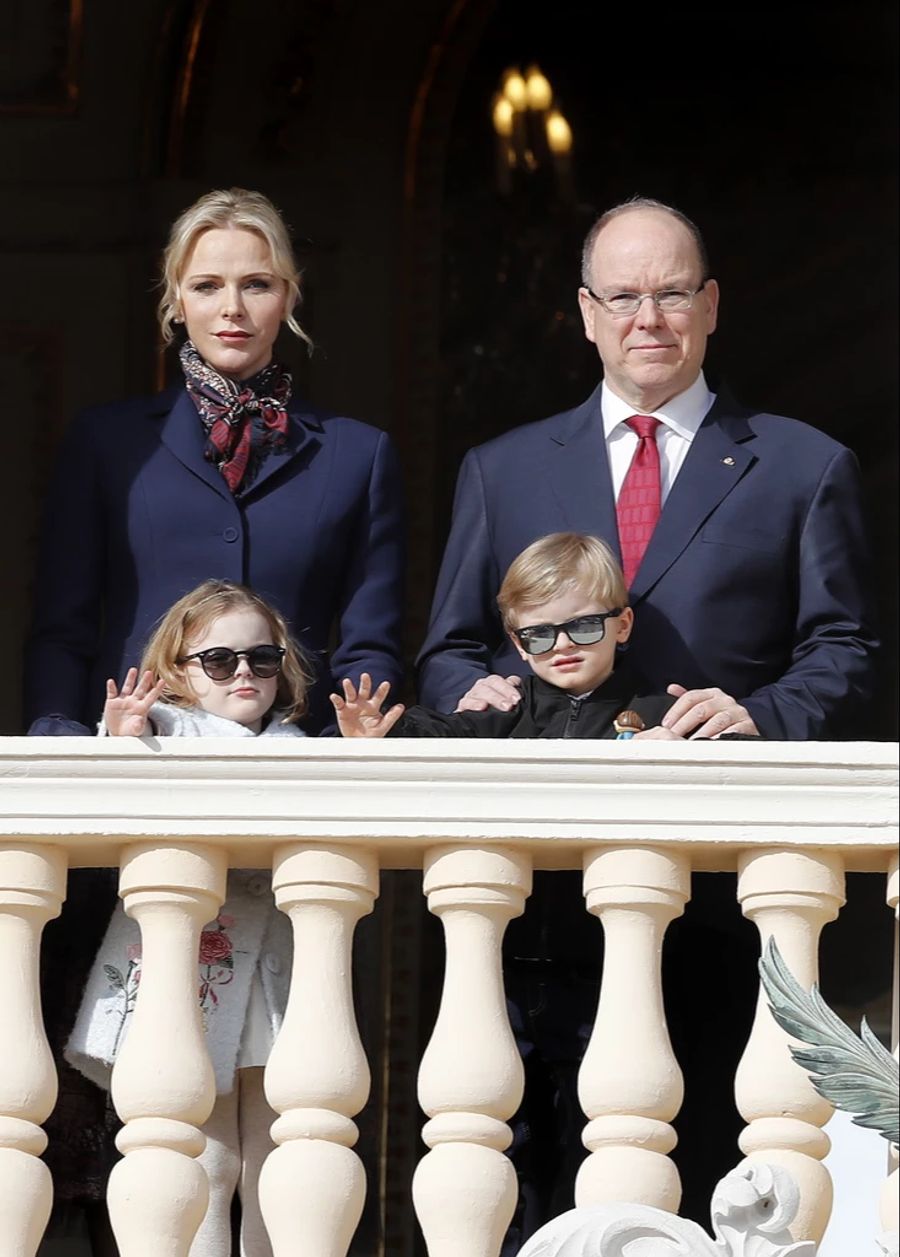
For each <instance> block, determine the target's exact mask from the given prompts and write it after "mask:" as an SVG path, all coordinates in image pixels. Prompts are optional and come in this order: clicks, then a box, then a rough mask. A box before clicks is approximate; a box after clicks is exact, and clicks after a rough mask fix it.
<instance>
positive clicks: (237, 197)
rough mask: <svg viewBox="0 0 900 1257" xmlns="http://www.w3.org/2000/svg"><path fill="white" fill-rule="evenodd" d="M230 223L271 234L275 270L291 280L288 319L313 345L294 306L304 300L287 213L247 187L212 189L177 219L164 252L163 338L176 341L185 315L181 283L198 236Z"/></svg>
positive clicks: (266, 236)
mask: <svg viewBox="0 0 900 1257" xmlns="http://www.w3.org/2000/svg"><path fill="white" fill-rule="evenodd" d="M230 227H231V228H240V229H242V230H244V231H252V232H255V234H256V235H257V236H261V237H262V239H263V240H265V242H266V244H267V245H268V247H269V253H270V255H271V258H272V270H273V271H274V273H275V274H276V275H277V276H278V278H279V279H283V280H284V282H285V284H286V286H287V294H286V297H285V305H284V308H285V316H284V321H285V323H287V325H288V327H289V328H290V329H291V331H292V332H293V333H294V335H295V336H299V337H300V339H301V340H304V341H306V344H307V346H308V347H309V348H310V350H311V349H312V341H311V340H310V338H309V336H308V335H307V334H306V332H304V330H303V328H302V327H301V326H300V324H299V323H298V322H297V320H296V319H295V318H294V310H295V308H296V307H297V305H298V304H299V303H300V272H299V271H298V270H297V263H296V261H295V260H294V251H293V249H292V248H291V241H290V237H289V235H288V230H287V227H286V226H285V223H284V219H283V218H282V217H281V215H280V214H279V212H278V210H277V209H276V208H275V206H274V205H273V204H272V202H271V201H270V200H269V198H268V197H266V196H263V194H262V193H261V192H249V191H248V190H247V189H246V188H228V189H227V191H226V190H220V191H214V192H207V193H206V195H205V196H201V197H200V200H199V201H195V202H194V204H193V205H191V206H190V207H189V208H188V209H186V210H185V211H184V213H183V214H180V215H179V216H178V218H176V220H175V222H174V223H173V224H172V230H171V231H170V232H169V243H168V244H167V245H166V248H165V251H164V253H163V271H162V285H161V286H162V290H163V292H162V296H161V298H160V301H159V307H158V311H157V313H158V316H159V326H160V330H161V332H162V338H163V340H164V341H165V343H166V344H167V345H168V344H169V343H170V342H171V341H172V339H173V337H174V335H175V333H174V330H173V324H175V323H177V322H179V321H180V319H181V301H180V296H179V285H180V282H181V277H182V275H183V273H184V268H185V266H186V265H187V261H188V258H189V257H190V254H191V250H192V249H193V247H194V245H195V244H196V242H197V237H198V236H201V235H202V234H203V232H204V231H210V230H211V229H213V228H225V229H227V228H230Z"/></svg>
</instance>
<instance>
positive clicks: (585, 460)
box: [546, 386, 619, 555]
mask: <svg viewBox="0 0 900 1257" xmlns="http://www.w3.org/2000/svg"><path fill="white" fill-rule="evenodd" d="M546 475H547V479H548V481H549V483H550V487H551V489H552V490H553V493H554V496H555V497H556V499H557V502H558V503H559V507H560V510H561V512H562V518H563V519H565V520H566V523H567V526H568V527H569V528H570V529H572V530H573V531H574V532H585V533H591V534H593V535H594V536H597V537H602V538H603V540H604V541H605V542H606V543H607V545H609V546H610V548H611V549H612V550H613V551H614V553H615V554H616V555H618V554H619V530H618V524H617V523H616V503H615V498H614V497H613V489H612V478H611V476H610V473H609V456H608V454H607V452H606V440H605V438H604V435H603V419H602V416H601V413H600V387H599V386H598V387H597V388H596V389H595V391H594V392H593V393H592V394H591V396H590V397H589V398H588V399H587V401H586V402H584V403H583V405H581V406H578V407H576V409H575V410H571V411H569V412H568V413H567V414H566V415H564V416H563V417H562V420H561V422H560V424H559V426H558V428H557V429H556V431H555V432H553V433H552V435H551V446H550V450H549V452H548V460H547V470H546Z"/></svg>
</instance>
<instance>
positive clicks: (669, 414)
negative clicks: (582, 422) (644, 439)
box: [600, 371, 716, 441]
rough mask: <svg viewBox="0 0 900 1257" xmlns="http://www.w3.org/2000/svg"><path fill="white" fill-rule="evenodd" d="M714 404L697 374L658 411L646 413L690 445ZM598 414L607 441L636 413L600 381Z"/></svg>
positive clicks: (712, 396)
mask: <svg viewBox="0 0 900 1257" xmlns="http://www.w3.org/2000/svg"><path fill="white" fill-rule="evenodd" d="M715 400H716V395H715V393H711V392H710V391H709V387H708V386H707V383H706V377H705V376H704V374H703V372H702V371H701V372H700V374H699V375H698V376H697V378H696V380H694V383H693V384H692V385H691V386H690V388H686V389H685V390H684V392H683V393H678V394H677V395H676V396H675V397H672V398H671V399H670V400H669V401H667V402H666V404H665V405H664V406H662V407H661V408H660V409H659V410H651V411H649V412H648V413H649V414H651V415H653V416H654V418H656V419H660V420H661V421H662V422H663V423H664V424H665V425H666V426H667V427H669V428H672V429H673V431H675V432H677V433H678V435H679V436H681V437H684V439H685V440H686V441H692V440H693V439H694V437H695V436H696V435H697V431H698V429H699V427H700V425H701V423H702V422H703V420H704V419H705V418H706V416H707V414H708V413H709V409H710V407H711V406H712V404H713V402H714V401H715ZM600 410H601V413H602V415H603V435H604V436H605V437H606V439H607V440H609V438H610V436H611V435H612V433H613V431H614V430H615V429H616V428H617V427H618V426H619V424H621V423H624V422H625V420H626V419H630V418H631V416H632V415H633V414H636V413H637V412H636V411H635V409H634V407H633V406H632V405H630V404H629V403H628V402H625V401H623V400H622V398H621V397H619V396H618V394H616V393H614V392H613V391H612V389H611V388H610V387H609V385H608V384H607V383H606V380H604V381H603V387H602V391H601V393H600ZM641 413H644V412H641Z"/></svg>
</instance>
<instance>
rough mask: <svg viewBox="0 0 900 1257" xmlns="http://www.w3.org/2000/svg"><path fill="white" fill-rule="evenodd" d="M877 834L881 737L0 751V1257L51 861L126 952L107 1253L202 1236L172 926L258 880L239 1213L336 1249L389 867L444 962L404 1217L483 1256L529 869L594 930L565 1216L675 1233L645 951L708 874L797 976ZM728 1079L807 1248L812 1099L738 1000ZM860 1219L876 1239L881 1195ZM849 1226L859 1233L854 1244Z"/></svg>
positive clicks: (19, 1179)
mask: <svg viewBox="0 0 900 1257" xmlns="http://www.w3.org/2000/svg"><path fill="white" fill-rule="evenodd" d="M896 843H897V747H896V746H895V745H888V744H878V743H857V744H843V745H838V744H825V743H819V744H812V743H811V744H799V743H749V742H747V743H728V744H725V743H714V742H712V743H697V744H673V743H653V742H645V743H633V742H631V743H615V742H597V743H588V742H567V743H562V742H540V741H536V742H479V743H466V742H458V741H428V742H418V741H416V742H404V741H400V740H397V741H389V742H353V743H342V742H340V741H331V740H327V739H326V740H321V741H309V742H306V743H301V744H299V745H298V744H297V743H296V742H290V741H284V742H281V741H277V740H271V741H266V742H258V743H254V744H253V747H252V750H250V751H248V749H247V744H246V743H245V742H240V741H238V742H234V741H221V742H220V741H213V740H203V741H196V742H195V741H189V740H170V741H166V742H157V741H153V740H150V741H147V742H140V741H136V740H132V739H127V740H126V739H117V740H108V741H103V742H100V741H95V740H92V739H90V740H89V739H86V738H85V739H79V738H73V739H63V738H54V739H25V738H18V739H17V738H9V739H5V740H0V1010H2V1013H0V1015H2V1022H0V1257H3V1255H5V1254H7V1253H9V1254H13V1253H14V1254H16V1257H19V1255H30V1254H33V1253H34V1251H35V1249H36V1247H37V1244H38V1242H39V1239H40V1236H41V1234H42V1232H43V1229H44V1227H45V1225H46V1219H47V1215H48V1212H49V1208H50V1202H51V1194H52V1185H51V1182H50V1176H49V1173H48V1171H47V1169H46V1167H45V1166H44V1164H43V1162H42V1161H41V1160H40V1154H41V1152H42V1151H43V1148H44V1146H45V1136H44V1134H43V1131H42V1130H41V1123H42V1122H44V1121H46V1119H47V1117H48V1115H49V1113H50V1112H51V1110H52V1108H53V1104H54V1100H55V1087H56V1083H55V1073H54V1067H53V1062H52V1060H51V1057H50V1054H49V1051H48V1050H47V1046H46V1040H45V1038H44V1034H43V1028H42V1023H41V1015H40V1008H39V998H38V994H37V983H38V978H37V974H38V955H39V940H40V935H41V930H42V928H43V926H44V924H45V922H46V921H47V920H49V919H50V918H52V917H53V916H55V915H56V914H57V913H58V912H59V910H60V905H61V902H62V900H63V898H64V895H65V886H66V870H67V867H73V868H76V867H85V866H92V865H114V864H116V863H118V864H120V866H121V883H120V893H121V894H122V896H123V898H124V900H125V904H126V907H127V910H128V911H129V912H130V913H131V914H132V915H133V916H134V917H135V918H136V919H137V920H138V921H139V923H140V926H141V930H142V936H143V974H142V980H141V985H140V991H139V996H138V1002H137V1009H136V1012H135V1016H134V1023H133V1026H132V1030H131V1032H130V1035H129V1037H128V1039H127V1043H126V1046H125V1047H124V1048H123V1050H122V1052H121V1054H120V1057H119V1060H118V1062H117V1065H116V1069H115V1071H114V1078H113V1089H112V1094H113V1100H114V1103H115V1105H116V1109H117V1111H118V1113H119V1115H120V1117H121V1118H122V1120H123V1122H124V1127H123V1130H122V1132H121V1133H120V1136H119V1144H120V1148H121V1150H122V1151H123V1152H124V1154H125V1155H124V1158H123V1159H122V1161H121V1162H119V1163H118V1164H117V1166H116V1168H115V1169H114V1171H113V1175H112V1178H111V1182H110V1188H109V1207H110V1212H111V1216H112V1220H113V1225H114V1229H115V1232H116V1236H117V1240H118V1243H119V1247H120V1251H121V1253H122V1254H123V1257H151V1255H152V1257H186V1255H187V1252H188V1249H189V1246H190V1241H191V1237H192V1236H193V1234H194V1231H195V1229H196V1227H197V1225H198V1224H199V1221H200V1219H201V1218H202V1215H203V1211H204V1209H205V1198H206V1182H205V1175H204V1173H203V1171H202V1169H201V1167H200V1166H199V1165H198V1164H197V1163H196V1161H195V1160H194V1157H195V1156H196V1155H197V1153H198V1152H199V1151H200V1150H201V1148H202V1145H203V1135H202V1133H201V1131H200V1127H202V1125H203V1123H204V1121H205V1120H206V1117H207V1116H208V1114H209V1111H210V1108H211V1105H212V1103H213V1079H212V1072H211V1068H210V1065H209V1061H208V1059H207V1056H206V1051H205V1047H204V1043H203V1039H202V1034H201V1030H200V1023H199V1014H198V1011H197V1003H196V953H197V945H198V936H199V933H200V930H201V928H202V926H203V925H204V923H206V922H208V921H209V920H211V919H212V918H213V917H214V916H215V913H216V911H217V909H218V905H219V904H220V903H221V901H222V898H223V895H224V886H225V873H226V869H227V867H228V866H243V867H253V868H259V867H261V866H264V865H267V864H268V863H270V862H271V864H272V867H273V870H274V886H275V893H276V898H277V902H278V905H279V907H280V908H282V909H283V910H284V911H285V912H287V913H288V914H289V915H290V917H291V920H292V922H293V928H294V937H295V960H294V972H293V978H292V986H291V998H290V1002H289V1005H288V1011H287V1015H286V1019H285V1023H284V1027H283V1030H282V1032H281V1035H280V1037H279V1040H278V1043H277V1045H276V1047H275V1049H274V1051H273V1053H272V1056H271V1059H270V1062H269V1065H268V1068H267V1070H266V1091H267V1095H268V1098H269V1102H270V1103H271V1105H272V1107H273V1109H275V1111H276V1112H277V1113H278V1114H279V1116H278V1118H277V1120H276V1121H275V1124H274V1127H273V1136H274V1139H275V1142H276V1144H277V1147H276V1149H275V1151H274V1152H273V1153H272V1154H271V1155H270V1157H269V1159H268V1161H267V1163H266V1166H265V1168H264V1171H263V1176H262V1180H261V1184H260V1197H261V1204H262V1210H263V1214H264V1217H265V1220H266V1225H267V1227H268V1229H269V1232H270V1235H271V1237H272V1242H273V1250H274V1252H275V1254H276V1257H344V1254H345V1253H346V1251H347V1248H348V1246H349V1243H350V1240H351V1237H352V1235H353V1232H354V1229H355V1227H356V1225H357V1222H358V1219H359V1215H360V1211H361V1208H362V1204H363V1200H364V1196H365V1190H366V1187H365V1180H364V1173H363V1169H362V1166H361V1163H360V1161H359V1159H358V1157H357V1156H356V1154H355V1153H354V1152H353V1145H354V1142H355V1140H356V1136H357V1129H356V1126H355V1123H354V1120H353V1119H354V1117H355V1116H356V1115H357V1114H358V1113H359V1111H360V1109H361V1108H362V1107H363V1105H364V1104H365V1102H366V1099H367V1095H368V1088H369V1072H368V1065H367V1063H366V1060H365V1056H364V1054H363V1051H362V1048H361V1046H360V1042H359V1037H358V1034H357V1031H356V1026H355V1022H354V1017H353V1002H352V991H351V989H350V963H349V957H350V950H351V945H352V936H353V930H354V927H355V924H356V922H357V921H358V920H359V918H360V917H361V916H363V915H364V914H365V913H367V912H369V911H370V910H371V908H372V906H373V903H374V899H375V896H376V895H377V893H378V873H379V869H380V868H383V869H405V868H418V867H422V868H423V869H424V891H425V893H426V895H427V897H428V904H429V907H430V908H431V910H432V911H433V912H435V913H437V914H438V915H439V916H440V917H441V920H442V923H443V928H444V933H445V937H446V946H447V960H446V976H445V985H444V992H443V999H442V1003H441V1008H440V1013H439V1016H438V1019H437V1023H436V1025H435V1028H434V1032H433V1035H432V1039H431V1042H430V1044H429V1046H428V1049H427V1051H426V1053H425V1056H424V1058H423V1060H422V1064H421V1070H420V1076H419V1096H420V1101H421V1104H422V1107H423V1109H424V1111H425V1113H426V1114H427V1116H428V1121H427V1123H426V1125H425V1128H424V1131H423V1137H424V1140H425V1142H426V1144H427V1145H428V1146H429V1149H430V1151H429V1152H428V1153H427V1154H426V1155H425V1156H424V1157H423V1159H422V1161H421V1162H420V1164H419V1168H418V1171H417V1173H416V1176H415V1182H414V1186H413V1198H414V1203H415V1208H416V1212H417V1214H418V1217H419V1221H420V1224H421V1226H422V1229H423V1232H424V1234H425V1237H426V1240H427V1243H428V1250H429V1253H430V1255H431V1257H496V1254H497V1253H498V1251H499V1247H500V1242H501V1238H502V1235H503V1233H504V1231H505V1228H506V1226H507V1222H508V1219H509V1217H510V1215H511V1213H512V1209H513V1206H514V1201H515V1190H516V1188H515V1178H514V1175H513V1172H512V1168H511V1165H510V1163H509V1161H508V1160H507V1158H506V1156H505V1155H504V1150H505V1149H506V1147H507V1146H508V1144H509V1140H510V1130H509V1126H508V1125H507V1123H508V1121H509V1119H510V1117H511V1116H512V1114H513V1113H514V1111H515V1109H516V1107H517V1105H518V1103H519V1100H520V1097H521V1092H522V1069H521V1064H520V1062H519V1059H518V1056H517V1053H516V1049H515V1045H514V1042H513V1039H512V1036H511V1034H510V1030H509V1025H508V1022H507V1019H506V1011H505V1004H504V998H503V981H502V973H501V965H500V945H501V939H502V935H503V931H504V928H505V925H506V923H507V921H508V920H509V919H510V918H511V917H512V916H514V915H516V914H517V913H519V912H521V910H522V908H523V905H524V902H525V898H526V896H527V895H528V893H529V890H530V883H531V872H532V868H535V869H565V868H579V867H581V868H583V869H584V884H585V897H586V901H587V908H588V910H589V911H591V912H593V913H595V914H596V915H597V916H598V917H599V918H600V920H601V921H602V923H603V927H604V931H605V934H606V947H605V959H604V980H603V987H602V995H601V1001H600V1008H599V1012H598V1017H597V1021H596V1025H595V1028H594V1034H593V1037H592V1040H591V1043H590V1046H589V1048H588V1051H587V1053H586V1056H585V1059H584V1063H583V1067H582V1071H581V1077H580V1095H581V1099H582V1105H583V1108H584V1110H585V1113H586V1117H587V1124H586V1129H585V1143H586V1145H587V1147H588V1148H589V1149H590V1156H589V1157H588V1158H587V1160H586V1161H585V1163H584V1166H583V1168H582V1171H581V1174H580V1176H579V1180H578V1187H577V1199H578V1203H579V1204H580V1205H595V1204H597V1205H599V1204H604V1203H607V1202H615V1201H631V1202H635V1203H638V1204H641V1205H646V1206H653V1207H657V1208H662V1209H664V1210H669V1211H674V1210H676V1209H677V1207H678V1203H679V1196H680V1185H679V1180H678V1174H677V1171H676V1170H675V1167H674V1165H673V1163H672V1161H671V1160H670V1158H669V1155H668V1154H669V1152H670V1151H671V1149H672V1147H673V1145H674V1142H675V1136H674V1132H673V1129H672V1125H671V1123H672V1121H673V1119H674V1118H675V1116H676V1114H677V1112H678V1109H679V1107H680V1104H681V1099H682V1082H681V1074H680V1071H679V1068H678V1063H677V1061H675V1059H674V1057H673V1055H672V1051H671V1047H670V1043H669V1037H668V1032H667V1030H666V1025H665V1019H664V1012H663V1005H662V1000H661V993H660V949H661V943H662V937H663V934H664V931H665V929H666V927H667V925H668V923H669V921H671V920H672V919H673V918H674V917H675V916H677V915H678V914H679V913H680V912H681V911H682V910H683V907H684V904H685V902H686V900H687V899H688V897H689V895H690V874H691V871H692V870H701V871H734V870H737V871H738V873H739V898H740V901H741V906H742V908H743V911H744V912H745V913H746V914H747V916H748V917H750V918H751V919H752V920H753V921H754V922H755V923H756V924H757V926H758V928H759V930H760V934H761V936H762V938H763V940H765V939H766V938H768V937H769V936H774V937H775V938H776V940H777V942H778V945H779V948H780V949H781V952H782V955H783V956H784V958H785V960H786V961H787V962H788V964H789V966H790V967H791V968H792V970H793V972H794V973H795V974H796V975H797V977H798V978H799V979H800V980H801V981H802V982H803V983H807V984H808V983H809V982H810V981H812V980H813V979H814V978H815V975H816V953H817V940H818V935H819V931H820V929H821V927H822V925H823V924H824V923H825V922H826V921H828V920H831V919H832V918H833V917H834V916H835V915H836V914H837V912H838V911H839V909H840V906H841V904H842V902H843V877H844V872H845V870H862V871H869V872H883V873H884V874H885V875H887V876H888V877H889V882H888V883H886V897H887V898H888V899H889V900H890V902H891V904H892V906H893V907H894V908H896V901H897V873H896V868H897V864H896ZM888 885H889V887H890V889H888ZM888 911H889V909H888V907H887V906H886V907H885V912H888ZM326 994H327V998H326V997H325V996H326ZM150 1062H152V1068H148V1064H149V1063H150ZM736 1087H737V1099H738V1106H739V1108H740V1111H741V1113H742V1114H743V1116H744V1118H745V1119H746V1121H747V1127H746V1129H745V1131H744V1134H743V1136H742V1140H741V1147H742V1149H743V1151H744V1153H746V1154H747V1156H748V1157H749V1158H750V1159H751V1160H752V1161H755V1162H770V1163H774V1164H777V1165H781V1166H783V1167H785V1168H787V1169H788V1170H789V1171H790V1173H791V1175H792V1176H793V1178H794V1180H795V1181H796V1183H797V1185H798V1187H799V1191H800V1204H799V1212H798V1214H797V1217H796V1219H795V1221H794V1222H793V1224H792V1226H791V1233H792V1235H793V1237H794V1239H796V1240H805V1239H811V1240H813V1241H818V1240H819V1239H820V1238H821V1236H822V1234H823V1232H824V1229H825V1227H826V1225H827V1220H828V1216H829V1211H830V1207H831V1186H830V1182H829V1179H828V1175H827V1173H826V1172H825V1170H824V1168H823V1166H822V1164H821V1161H822V1157H823V1156H824V1155H825V1152H826V1150H827V1147H828V1140H827V1137H826V1136H825V1134H824V1132H823V1131H822V1126H823V1125H824V1123H825V1122H826V1120H827V1119H828V1116H829V1109H828V1107H827V1105H825V1104H824V1103H823V1102H822V1101H821V1100H820V1099H819V1098H818V1097H817V1096H816V1094H815V1092H814V1091H813V1090H812V1087H811V1085H810V1084H809V1082H808V1079H807V1077H806V1075H805V1074H804V1073H803V1072H802V1071H801V1070H800V1069H799V1068H798V1067H796V1066H795V1065H794V1064H793V1062H792V1061H791V1060H790V1057H789V1054H788V1052H787V1051H786V1048H785V1037H784V1035H783V1033H782V1032H781V1031H780V1030H779V1029H778V1027H777V1026H776V1024H775V1022H774V1021H773V1020H772V1019H771V1018H770V1017H769V1016H768V1013H767V1012H765V1010H763V1009H762V1008H761V1009H760V1011H759V1012H758V1015H757V1019H756V1022H755V1024H754V1027H753V1031H752V1034H751V1037H750V1041H749V1043H748V1045H747V1050H746V1053H745V1056H744V1059H743V1061H742V1064H741V1067H740V1070H739V1073H738V1078H737V1084H736ZM874 1137H875V1136H873V1138H874ZM735 1159H736V1160H737V1159H738V1154H737V1151H736V1154H735ZM728 1168H729V1167H727V1166H723V1167H722V1169H723V1173H724V1172H725V1170H727V1169H728ZM885 1201H886V1202H887V1203H886V1205H885V1209H886V1210H887V1213H886V1215H885V1218H884V1219H883V1222H882V1225H884V1226H885V1228H886V1229H890V1228H891V1227H892V1226H893V1227H895V1226H896V1216H893V1217H892V1216H891V1215H890V1209H891V1205H890V1193H886V1194H885ZM894 1207H895V1206H894ZM878 1228H879V1223H878V1220H877V1219H875V1218H873V1223H872V1235H873V1237H874V1235H875V1233H876V1231H877V1230H878ZM873 1242H874V1238H873ZM861 1251H862V1250H861Z"/></svg>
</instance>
